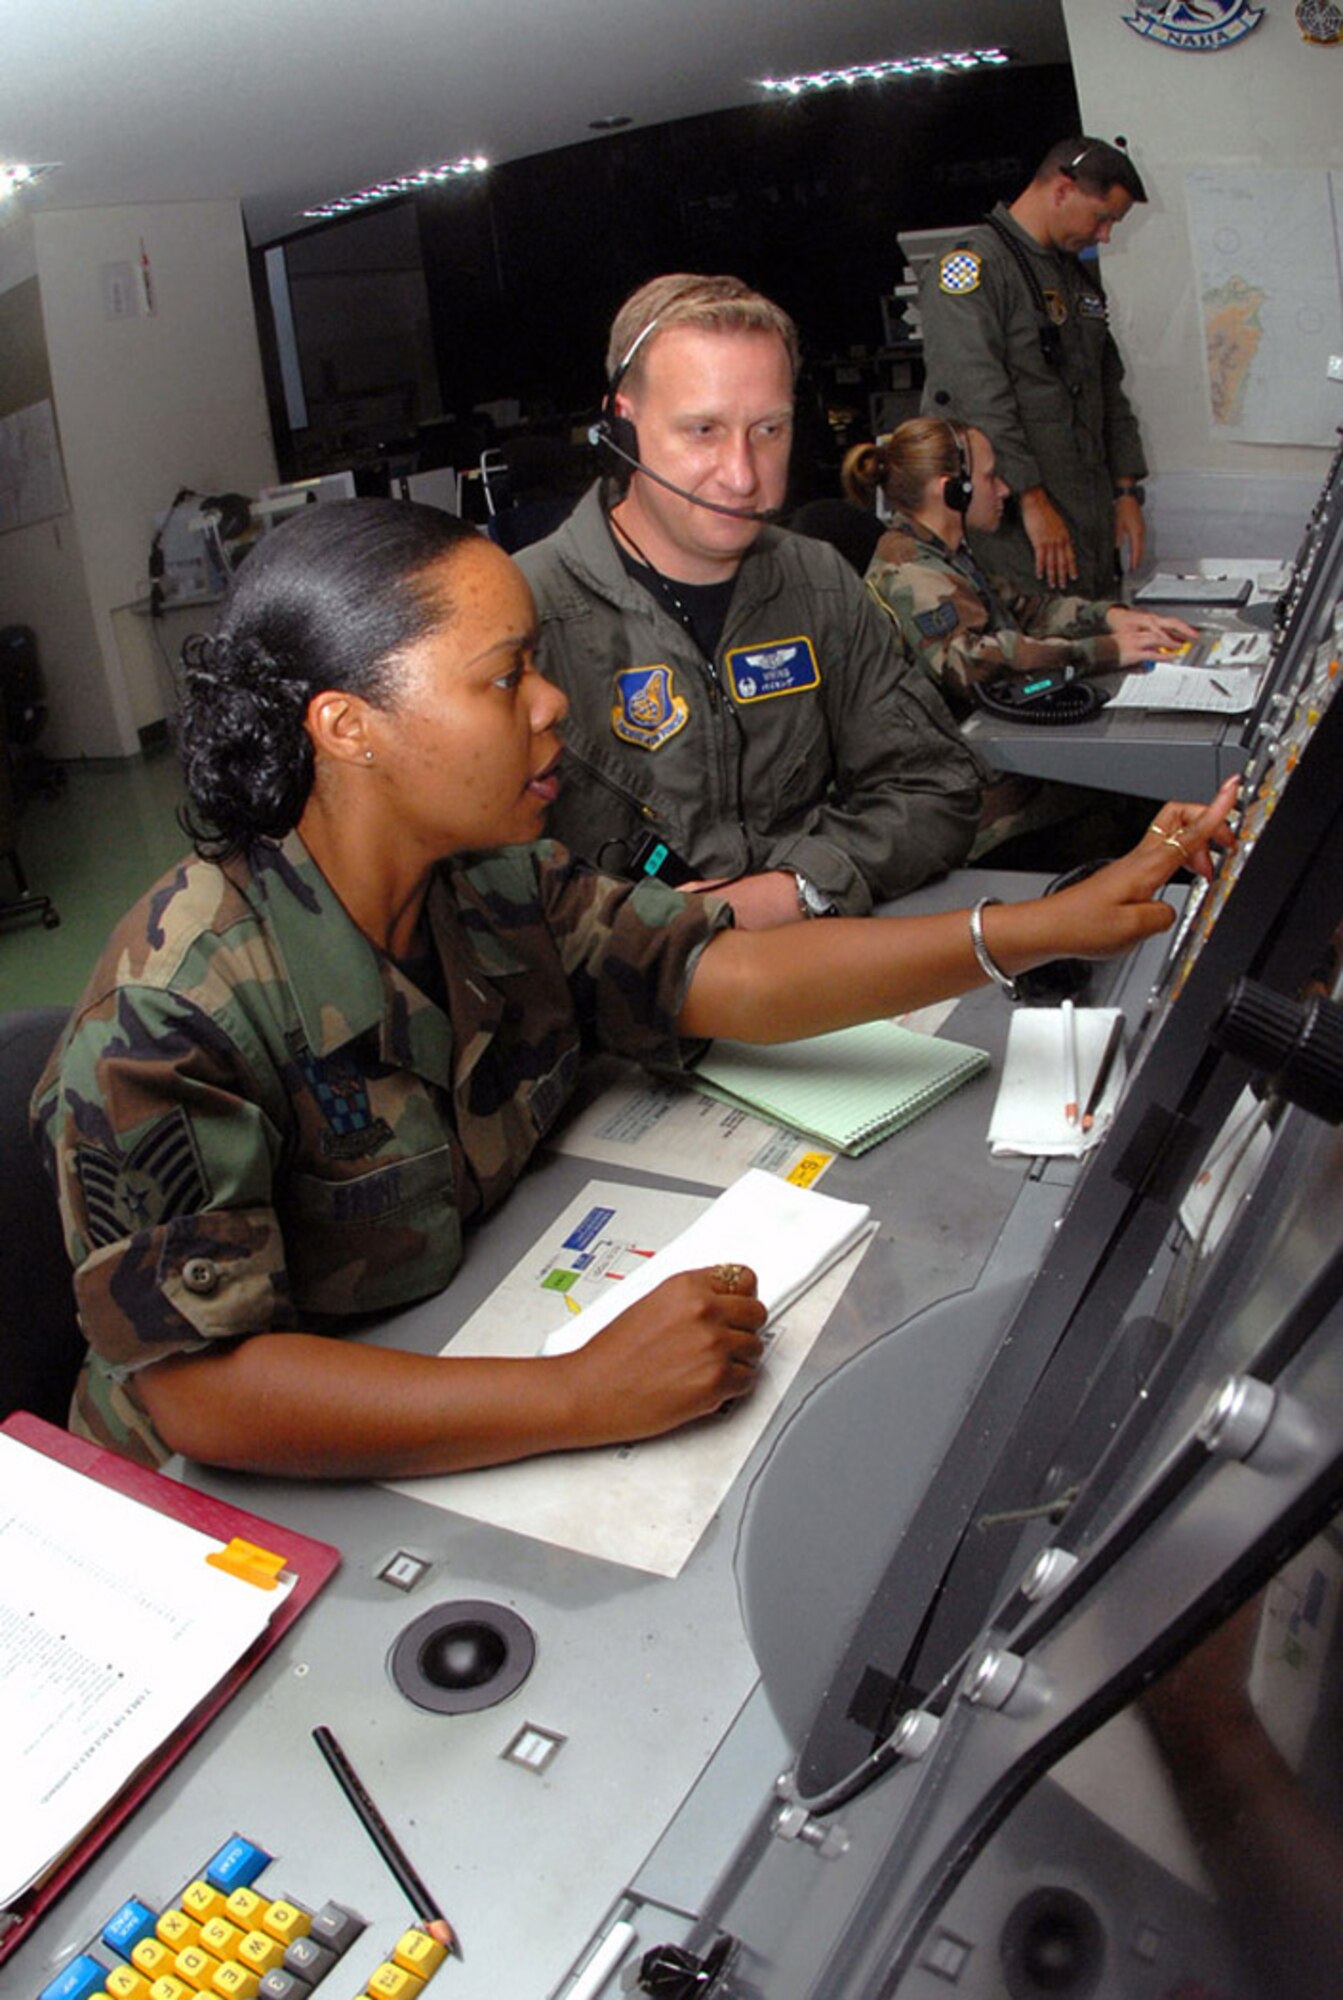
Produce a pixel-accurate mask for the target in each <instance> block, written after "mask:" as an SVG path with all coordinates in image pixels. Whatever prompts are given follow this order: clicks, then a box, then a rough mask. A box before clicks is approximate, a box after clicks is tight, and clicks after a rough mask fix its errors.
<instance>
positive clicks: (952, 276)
mask: <svg viewBox="0 0 1343 2000" xmlns="http://www.w3.org/2000/svg"><path fill="white" fill-rule="evenodd" d="M983 269H984V260H983V258H982V257H981V256H980V254H979V252H978V250H948V251H947V253H946V255H945V256H944V257H943V259H942V261H941V263H940V264H939V265H938V267H937V289H938V290H939V291H940V292H947V293H949V294H950V295H951V297H952V298H961V297H963V296H964V295H965V293H967V292H977V291H978V290H979V280H980V278H981V276H982V274H983Z"/></svg>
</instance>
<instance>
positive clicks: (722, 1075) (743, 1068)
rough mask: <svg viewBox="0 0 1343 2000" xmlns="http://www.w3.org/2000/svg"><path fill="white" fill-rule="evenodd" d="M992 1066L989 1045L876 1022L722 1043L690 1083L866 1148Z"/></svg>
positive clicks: (853, 1148) (796, 1127) (849, 1149)
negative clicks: (802, 1037) (807, 1035)
mask: <svg viewBox="0 0 1343 2000" xmlns="http://www.w3.org/2000/svg"><path fill="white" fill-rule="evenodd" d="M988 1066H989V1059H988V1056H987V1055H986V1054H985V1052H984V1050H983V1049H974V1048H971V1047H970V1046H969V1045H968V1044H967V1043H965V1042H948V1041H944V1040H942V1039H941V1038H940V1037H938V1036H936V1035H919V1034H916V1033H915V1032H914V1030H913V1029H912V1028H901V1027H899V1026H897V1024H896V1023H895V1022H894V1021H869V1022H866V1023H865V1024H864V1025H863V1026H862V1027H858V1028H841V1029H839V1030H838V1032H837V1033H835V1034H832V1035H816V1036H813V1037H812V1039H811V1040H810V1041H805V1042H775V1043H773V1044H772V1045H770V1046H768V1047H763V1048H762V1047H758V1046H756V1045H754V1044H748V1043H745V1042H715V1043H714V1045H713V1047H712V1048H711V1049H710V1050H709V1053H708V1054H707V1055H706V1056H705V1057H704V1060H703V1061H702V1062H701V1063H700V1064H699V1067H698V1068H697V1069H695V1070H693V1071H692V1072H690V1078H689V1080H690V1081H691V1082H692V1083H693V1084H694V1085H695V1088H696V1089H697V1090H703V1091H705V1092H707V1094H708V1095H709V1096H710V1097H717V1098H721V1099H722V1100H723V1102H724V1103H725V1104H738V1105H740V1106H742V1108H743V1109H744V1110H747V1111H756V1112H759V1113H760V1114H761V1115H762V1116H763V1117H765V1118H772V1119H773V1120H774V1122H775V1123H776V1124H778V1125H787V1126H789V1127H791V1128H792V1130H793V1131H795V1132H803V1133H806V1134H807V1135H808V1136H810V1137H811V1138H814V1139H820V1140H822V1141H823V1142H824V1144H825V1145H827V1146H830V1147H832V1148H833V1149H834V1150H835V1151H836V1152H840V1153H865V1152H866V1151H867V1149H868V1147H869V1146H875V1145H876V1144H877V1141H878V1140H879V1139H885V1138H888V1137H889V1135H890V1134H891V1133H892V1132H898V1131H900V1130H901V1128H902V1127H903V1126H905V1125H909V1124H911V1123H912V1122H913V1121H914V1119H916V1118H921V1117H922V1116H923V1114H924V1112H925V1111H930V1110H931V1109H932V1107H933V1106H934V1105H935V1104H940V1103H941V1102H942V1099H943V1098H944V1097H949V1096H950V1095H951V1093H952V1091H953V1090H959V1089H960V1086H961V1085H962V1084H963V1083H966V1082H968V1080H969V1079H970V1078H971V1077H972V1076H978V1075H979V1073H980V1071H981V1070H985V1069H987V1068H988Z"/></svg>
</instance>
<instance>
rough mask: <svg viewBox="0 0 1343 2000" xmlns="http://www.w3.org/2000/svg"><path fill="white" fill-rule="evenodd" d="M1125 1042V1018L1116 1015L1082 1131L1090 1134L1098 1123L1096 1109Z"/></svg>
mask: <svg viewBox="0 0 1343 2000" xmlns="http://www.w3.org/2000/svg"><path fill="white" fill-rule="evenodd" d="M1123 1040H1124V1017H1123V1015H1122V1014H1116V1015H1115V1017H1114V1019H1113V1020H1112V1021H1111V1023H1110V1032H1109V1034H1108V1035H1107V1036H1106V1037H1105V1047H1104V1049H1103V1050H1102V1051H1101V1059H1100V1067H1099V1069H1098V1070H1097V1071H1096V1074H1095V1077H1094V1078H1093V1080H1092V1084H1091V1089H1090V1092H1089V1093H1088V1096H1087V1101H1086V1109H1085V1110H1084V1111H1083V1113H1082V1130H1083V1131H1084V1132H1089V1131H1090V1130H1091V1128H1092V1126H1093V1125H1094V1124H1095V1122H1096V1107H1097V1106H1098V1105H1099V1103H1100V1101H1101V1099H1102V1097H1104V1095H1105V1086H1106V1084H1107V1083H1108V1082H1109V1081H1110V1072H1111V1070H1112V1069H1113V1068H1114V1066H1115V1057H1116V1056H1117V1055H1118V1054H1119V1051H1120V1048H1121V1046H1122V1045H1123Z"/></svg>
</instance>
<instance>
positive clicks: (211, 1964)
mask: <svg viewBox="0 0 1343 2000" xmlns="http://www.w3.org/2000/svg"><path fill="white" fill-rule="evenodd" d="M218 1964H219V1960H218V1959H217V1958H215V1957H214V1955H213V1954H212V1953H211V1952H208V1951H206V1950H205V1948H204V1947H203V1946H202V1945H198V1944H189V1945H187V1946H186V1948H185V1950H183V1951H179V1952H178V1954H177V1957H176V1958H175V1959H174V1960H173V1971H174V1972H175V1973H176V1974H177V1977H178V1978H179V1979H185V1981H186V1983H187V1985H188V1986H190V1987H193V1988H195V1989H196V1990H197V1991H199V1989H200V1988H201V1987H202V1986H208V1985H209V1984H210V1979H211V1975H212V1974H213V1972H214V1969H215V1967H216V1966H217V1965H218Z"/></svg>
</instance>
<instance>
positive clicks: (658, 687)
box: [611, 666, 690, 750]
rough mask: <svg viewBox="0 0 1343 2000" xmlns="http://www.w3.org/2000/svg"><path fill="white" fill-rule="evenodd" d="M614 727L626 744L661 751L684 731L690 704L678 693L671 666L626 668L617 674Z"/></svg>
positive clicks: (612, 724)
mask: <svg viewBox="0 0 1343 2000" xmlns="http://www.w3.org/2000/svg"><path fill="white" fill-rule="evenodd" d="M615 693H616V702H615V706H614V707H613V708H612V710H611V728H612V731H613V732H614V734H615V735H617V736H618V737H619V738H620V740H621V742H622V743H637V744H638V745H639V747H640V749H642V750H657V749H660V748H661V746H662V745H663V744H664V743H666V742H668V741H669V739H670V738H671V737H673V736H676V735H678V734H679V733H680V731H681V730H683V729H684V728H685V726H686V723H687V722H688V721H689V720H690V704H689V703H688V702H687V701H686V698H685V696H684V695H680V694H677V692H676V690H675V687H674V686H673V683H672V670H671V668H670V667H665V666H659V667H623V668H622V669H621V671H620V672H619V673H618V674H617V675H616V676H615Z"/></svg>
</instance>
